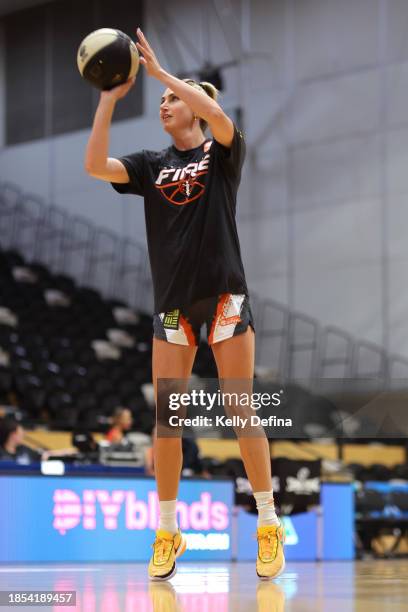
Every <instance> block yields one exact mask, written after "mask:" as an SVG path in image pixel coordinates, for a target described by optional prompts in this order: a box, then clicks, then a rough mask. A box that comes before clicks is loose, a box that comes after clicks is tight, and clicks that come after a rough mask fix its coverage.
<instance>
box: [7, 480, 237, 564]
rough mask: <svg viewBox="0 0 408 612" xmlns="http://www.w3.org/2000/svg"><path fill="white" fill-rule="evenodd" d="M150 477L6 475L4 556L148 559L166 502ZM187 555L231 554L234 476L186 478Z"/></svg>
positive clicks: (180, 511) (182, 512) (183, 520)
mask: <svg viewBox="0 0 408 612" xmlns="http://www.w3.org/2000/svg"><path fill="white" fill-rule="evenodd" d="M155 489H156V486H155V481H154V480H153V479H150V478H146V479H145V478H143V479H142V478H140V479H138V478H132V479H130V478H129V479H127V478H115V479H113V478H97V477H92V478H89V477H67V476H65V477H61V478H58V477H48V476H26V475H24V476H23V475H21V476H18V475H16V476H10V475H7V476H0V499H1V500H2V502H1V507H0V542H1V546H0V562H3V563H11V562H46V561H62V562H67V561H148V560H149V558H150V556H151V551H152V549H151V544H152V543H153V541H154V533H155V529H156V528H157V526H158V517H159V504H158V498H157V493H156V490H155ZM179 500H180V501H179V502H178V504H177V518H178V523H179V526H180V528H181V529H182V531H183V532H184V534H185V535H186V537H187V541H188V550H187V552H186V553H185V555H183V559H185V560H186V561H188V560H191V561H193V560H195V561H198V560H215V561H217V560H229V559H231V509H232V503H233V484H232V483H231V482H230V481H217V482H214V481H211V482H209V481H203V480H196V481H194V480H191V481H190V480H189V481H187V480H184V481H183V480H182V481H181V482H180V490H179Z"/></svg>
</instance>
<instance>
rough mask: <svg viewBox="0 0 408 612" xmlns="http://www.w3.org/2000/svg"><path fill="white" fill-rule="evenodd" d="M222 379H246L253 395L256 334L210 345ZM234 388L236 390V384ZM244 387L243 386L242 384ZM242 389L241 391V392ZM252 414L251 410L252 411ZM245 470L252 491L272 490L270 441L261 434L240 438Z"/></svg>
mask: <svg viewBox="0 0 408 612" xmlns="http://www.w3.org/2000/svg"><path fill="white" fill-rule="evenodd" d="M211 348H212V351H213V354H214V358H215V361H216V364H217V369H218V378H220V379H242V380H244V379H245V380H247V381H248V384H247V392H248V393H251V392H252V379H253V376H254V361H255V334H254V331H253V329H252V328H251V327H250V326H248V329H247V330H246V332H244V333H243V334H239V335H238V336H233V337H232V338H228V339H227V340H223V341H221V342H216V343H215V344H212V345H211ZM231 386H232V387H234V385H233V383H231ZM240 387H241V385H240ZM240 390H241V389H240ZM250 411H252V409H250ZM238 443H239V447H240V451H241V457H242V460H243V462H244V465H245V470H246V473H247V476H248V479H249V482H250V483H251V486H252V490H253V492H254V493H255V492H257V491H270V490H271V489H272V479H271V459H270V452H269V444H268V439H267V437H266V435H265V433H263V435H262V431H260V433H259V435H256V436H240V435H238Z"/></svg>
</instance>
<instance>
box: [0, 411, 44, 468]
mask: <svg viewBox="0 0 408 612" xmlns="http://www.w3.org/2000/svg"><path fill="white" fill-rule="evenodd" d="M23 441H24V428H23V426H22V425H20V423H18V421H16V420H15V419H13V418H9V417H5V418H3V419H0V461H15V462H16V463H19V464H21V465H28V464H29V463H38V462H40V461H41V460H42V458H43V457H42V453H40V452H37V451H35V450H33V449H32V448H30V447H29V446H26V445H24V444H23Z"/></svg>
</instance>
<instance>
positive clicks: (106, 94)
mask: <svg viewBox="0 0 408 612" xmlns="http://www.w3.org/2000/svg"><path fill="white" fill-rule="evenodd" d="M135 81H136V77H132V78H131V79H129V80H128V81H126V83H123V84H122V85H117V86H116V87H114V88H113V89H111V90H109V91H101V99H102V98H104V99H108V100H113V101H114V102H117V100H120V99H121V98H124V97H125V96H126V94H127V93H128V91H129V90H130V89H131V88H132V87H133V85H134V84H135Z"/></svg>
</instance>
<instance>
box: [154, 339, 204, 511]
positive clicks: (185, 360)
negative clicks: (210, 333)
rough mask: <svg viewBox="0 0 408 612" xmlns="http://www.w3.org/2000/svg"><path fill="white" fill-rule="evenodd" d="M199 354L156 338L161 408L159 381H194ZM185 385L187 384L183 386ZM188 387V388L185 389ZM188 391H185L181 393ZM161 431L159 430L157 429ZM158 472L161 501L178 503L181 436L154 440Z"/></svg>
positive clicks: (155, 381)
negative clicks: (193, 369) (192, 372)
mask: <svg viewBox="0 0 408 612" xmlns="http://www.w3.org/2000/svg"><path fill="white" fill-rule="evenodd" d="M196 352H197V347H196V346H184V345H180V344H172V343H170V342H166V341H165V340H159V339H158V338H155V337H154V338H153V362H152V370H153V385H154V394H155V400H156V406H157V390H158V389H157V387H158V383H157V381H158V379H160V378H174V379H184V380H185V381H186V380H187V379H189V378H190V375H191V370H192V367H193V363H194V358H195V355H196ZM181 384H183V383H181ZM185 386H186V387H187V385H185ZM183 391H186V389H181V387H180V392H183ZM156 429H157V428H156ZM153 448H154V471H155V478H156V483H157V493H158V496H159V500H160V501H167V500H174V499H176V498H177V492H178V485H179V480H180V474H181V468H182V464H183V456H182V450H181V436H179V437H174V438H170V437H169V438H167V437H164V436H163V437H162V436H160V428H159V433H158V434H156V436H155V439H154V444H153Z"/></svg>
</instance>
